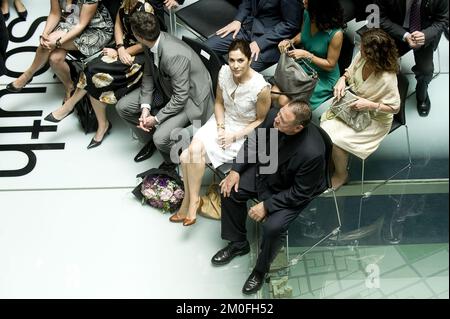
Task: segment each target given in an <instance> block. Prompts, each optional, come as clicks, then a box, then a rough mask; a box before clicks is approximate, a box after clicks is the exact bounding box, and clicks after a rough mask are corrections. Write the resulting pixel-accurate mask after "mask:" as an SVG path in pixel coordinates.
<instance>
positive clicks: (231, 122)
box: [170, 40, 271, 226]
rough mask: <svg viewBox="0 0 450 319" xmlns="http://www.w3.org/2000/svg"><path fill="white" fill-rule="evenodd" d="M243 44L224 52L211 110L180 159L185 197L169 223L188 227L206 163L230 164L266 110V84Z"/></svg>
mask: <svg viewBox="0 0 450 319" xmlns="http://www.w3.org/2000/svg"><path fill="white" fill-rule="evenodd" d="M250 64H251V50H250V46H249V44H248V43H247V42H245V41H243V40H235V41H233V42H232V43H231V45H230V47H229V49H228V65H224V66H223V67H222V68H221V70H220V72H219V80H218V87H217V92H216V101H215V110H214V114H213V115H212V116H211V118H210V119H209V120H208V122H206V124H205V125H204V126H202V127H201V128H200V129H199V130H198V131H197V132H196V134H195V135H194V138H193V140H192V143H191V145H189V148H188V149H186V150H185V151H184V152H183V153H182V154H181V156H180V161H181V169H182V171H183V178H184V191H185V196H184V200H183V203H182V204H181V207H180V209H179V211H178V212H177V213H176V214H174V215H172V216H171V217H170V221H171V222H175V223H176V222H183V225H184V226H190V225H192V224H194V223H195V221H196V214H197V211H198V210H199V209H200V208H201V200H200V194H199V193H200V186H201V182H202V178H203V174H204V172H205V163H206V161H209V162H211V164H212V165H213V166H214V167H219V166H220V165H222V164H223V163H226V162H229V161H232V160H233V159H234V158H235V157H236V156H237V153H238V151H239V149H240V148H241V146H242V144H243V143H244V140H245V138H246V136H247V135H248V134H250V132H252V131H253V130H254V129H255V128H256V127H257V126H258V125H259V124H261V123H262V121H264V119H265V117H266V114H267V112H268V111H269V108H270V103H271V100H270V84H269V83H267V82H266V81H265V80H264V78H263V76H262V75H261V74H259V73H258V72H256V71H254V70H253V69H252V68H251V67H250Z"/></svg>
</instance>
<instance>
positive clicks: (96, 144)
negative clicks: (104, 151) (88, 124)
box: [87, 121, 112, 149]
mask: <svg viewBox="0 0 450 319" xmlns="http://www.w3.org/2000/svg"><path fill="white" fill-rule="evenodd" d="M108 125H109V126H108V129H107V130H106V132H105V134H103V138H102V140H101V141H96V140H95V138H94V137H93V138H92V140H91V142H90V143H89V145H88V146H87V148H88V149H90V148H94V147H97V146H100V144H102V142H103V140H104V139H105V137H106V135H108V134H109V132H110V131H111V128H112V124H111V122H109V121H108Z"/></svg>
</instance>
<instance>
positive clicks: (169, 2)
mask: <svg viewBox="0 0 450 319" xmlns="http://www.w3.org/2000/svg"><path fill="white" fill-rule="evenodd" d="M164 5H165V6H166V8H167V9H169V10H170V9H173V8H177V7H178V6H179V4H178V2H177V1H176V0H164Z"/></svg>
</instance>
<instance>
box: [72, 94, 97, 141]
mask: <svg viewBox="0 0 450 319" xmlns="http://www.w3.org/2000/svg"><path fill="white" fill-rule="evenodd" d="M75 109H76V110H77V116H78V120H79V121H80V124H81V127H82V128H83V131H84V134H88V133H92V132H96V131H97V128H98V122H97V117H96V116H95V112H94V109H93V108H92V105H91V101H90V100H89V97H88V95H87V94H86V95H85V96H83V98H82V99H81V100H80V101H79V102H78V103H77V104H76V105H75Z"/></svg>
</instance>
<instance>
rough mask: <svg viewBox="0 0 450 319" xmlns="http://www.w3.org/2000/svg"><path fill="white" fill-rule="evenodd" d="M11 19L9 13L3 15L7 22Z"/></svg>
mask: <svg viewBox="0 0 450 319" xmlns="http://www.w3.org/2000/svg"><path fill="white" fill-rule="evenodd" d="M9 17H10V14H9V11H8V12H6V13H3V19H5V21H8V19H9Z"/></svg>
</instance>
